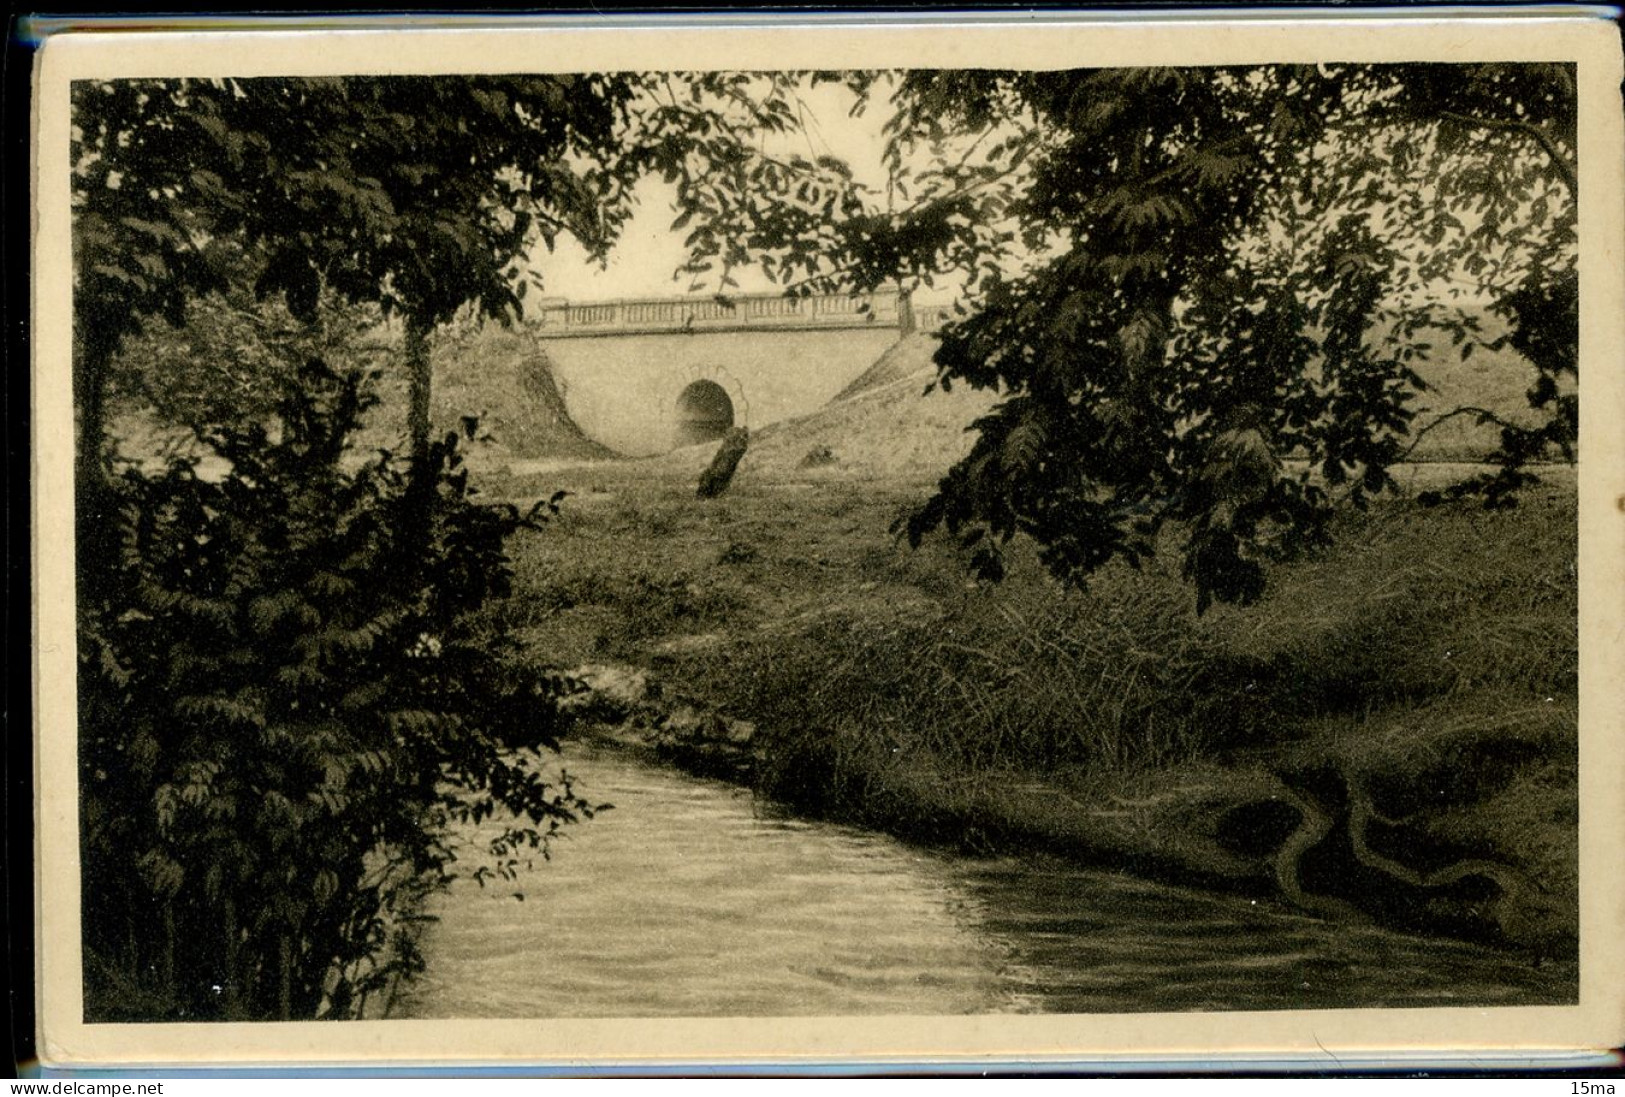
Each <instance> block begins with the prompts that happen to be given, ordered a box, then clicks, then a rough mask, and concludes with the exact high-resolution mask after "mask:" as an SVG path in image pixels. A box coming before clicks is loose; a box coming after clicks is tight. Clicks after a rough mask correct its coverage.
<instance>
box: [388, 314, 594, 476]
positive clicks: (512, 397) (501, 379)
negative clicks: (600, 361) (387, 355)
mask: <svg viewBox="0 0 1625 1097" xmlns="http://www.w3.org/2000/svg"><path fill="white" fill-rule="evenodd" d="M431 353H432V361H433V363H434V390H433V393H432V412H431V414H432V416H433V419H434V424H435V428H436V430H439V431H448V430H457V429H458V427H459V423H460V421H461V418H462V417H463V416H465V415H473V416H478V417H479V421H480V434H481V435H489V436H490V441H489V442H486V443H483V444H482V446H481V447H480V450H479V451H478V452H479V455H480V459H481V460H482V461H485V462H489V463H493V464H499V463H502V462H503V461H505V460H516V459H537V458H562V459H567V460H584V461H596V460H602V459H604V458H610V457H614V456H616V454H615V453H614V452H613V451H611V450H610V449H609V448H607V447H606V446H602V445H600V444H599V443H597V442H595V441H593V440H592V439H590V438H588V437H587V436H586V435H585V434H583V433H582V432H581V428H580V427H579V426H577V425H576V422H575V420H574V419H572V418H571V417H570V412H569V411H568V409H566V408H565V406H564V398H563V396H562V395H560V393H559V389H558V385H557V384H556V383H555V382H554V379H553V373H552V370H551V367H550V366H549V364H548V361H547V355H546V353H545V352H544V351H543V349H542V347H541V346H540V344H539V343H538V342H537V341H536V340H534V339H532V338H530V337H529V336H528V335H526V334H525V333H524V332H523V331H522V330H515V329H509V328H504V327H501V326H499V325H496V324H484V325H480V326H478V327H471V328H467V329H463V330H453V331H451V332H442V333H441V334H439V335H437V336H436V337H435V340H434V344H433V347H432V352H431ZM384 381H385V383H384V389H383V391H382V392H381V393H380V396H382V397H383V403H382V404H381V406H380V407H379V408H378V409H377V411H376V412H375V413H374V417H373V421H372V422H371V423H369V425H368V431H367V433H368V435H369V436H372V437H377V438H383V437H401V436H404V434H405V432H406V406H407V400H406V391H407V386H406V380H405V378H404V377H402V376H401V375H400V373H399V371H397V370H390V371H388V372H386V374H385V378H384Z"/></svg>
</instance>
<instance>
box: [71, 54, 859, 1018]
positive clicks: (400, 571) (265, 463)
mask: <svg viewBox="0 0 1625 1097" xmlns="http://www.w3.org/2000/svg"><path fill="white" fill-rule="evenodd" d="M674 86H675V85H674V82H673V81H671V80H669V79H668V78H663V77H658V78H657V77H650V78H644V77H634V76H615V75H610V76H604V77H570V76H560V77H537V78H518V77H516V78H489V79H487V78H444V79H440V78H435V79H429V78H424V79H417V78H412V79H405V78H401V79H395V78H390V79H376V80H374V79H360V78H358V79H353V80H351V79H339V80H312V81H294V80H272V81H220V82H211V81H137V82H122V81H121V82H115V83H111V84H81V85H77V86H76V88H75V108H76V111H75V121H76V126H77V131H76V142H75V149H74V164H75V174H74V178H75V194H74V199H75V203H76V210H75V212H76V218H75V259H76V273H77V276H78V278H77V283H76V291H77V299H76V315H75V324H76V334H77V335H78V339H77V345H76V355H75V376H76V382H77V397H78V404H79V408H80V412H81V420H80V435H79V485H78V487H79V497H78V503H79V507H80V516H79V517H80V523H79V529H80V542H81V543H80V552H79V556H78V565H79V570H80V575H79V580H80V582H79V591H78V606H79V611H80V631H79V636H80V646H79V652H80V680H79V697H80V711H81V725H80V730H79V760H80V766H81V774H80V778H81V789H80V791H81V805H82V814H83V817H84V826H83V828H82V830H81V838H82V850H81V853H82V861H83V865H84V870H85V871H84V881H83V882H84V890H85V897H86V898H85V919H84V922H85V952H86V957H87V968H86V984H87V1002H89V1003H90V1004H91V1012H92V1014H93V1015H95V1016H96V1017H97V1018H98V1019H116V1018H123V1019H139V1020H152V1019H156V1018H166V1019H172V1018H199V1017H203V1018H226V1019H274V1018H281V1019H289V1018H293V1017H311V1016H334V1017H339V1016H355V1015H360V1014H361V1013H363V1012H364V1010H365V1003H366V999H367V997H368V995H369V994H372V993H375V992H377V991H379V990H381V989H383V988H384V987H386V986H388V985H390V983H391V982H392V981H393V980H395V979H397V978H399V977H402V976H410V975H411V974H412V973H413V972H414V970H415V969H416V967H417V965H418V963H419V960H418V958H417V955H416V951H415V947H414V943H413V936H414V935H413V932H412V928H413V925H414V924H415V922H416V921H418V920H421V913H420V912H419V911H418V910H417V909H416V904H417V902H418V901H419V900H420V899H421V898H422V896H423V895H424V894H426V893H427V892H429V891H431V890H433V889H434V888H435V887H437V886H440V885H441V884H442V883H443V882H444V881H445V880H446V879H447V878H448V873H449V871H450V865H451V862H452V860H453V859H454V858H453V854H452V850H451V847H450V840H449V838H448V830H447V827H448V824H449V823H450V822H452V821H457V820H462V821H473V822H479V821H480V820H482V819H484V818H486V817H487V816H490V815H493V814H495V813H498V812H502V813H505V814H508V815H511V816H513V817H514V818H515V820H516V821H515V822H514V823H513V824H512V825H511V826H509V827H507V828H506V829H505V830H504V831H503V832H502V833H501V835H500V836H499V837H498V838H497V839H496V841H495V842H494V843H492V846H491V850H490V852H492V853H493V854H495V855H496V856H497V857H498V858H499V860H498V871H511V870H512V869H513V868H514V866H515V865H516V864H517V863H518V862H520V861H522V860H523V859H524V858H525V857H527V856H528V855H529V854H530V853H532V852H534V851H537V850H540V849H542V848H543V847H544V843H545V840H546V838H547V837H548V836H549V835H550V834H551V833H552V831H553V830H554V829H555V828H556V827H557V826H558V825H559V824H561V823H563V822H568V821H570V820H572V819H574V818H576V817H577V816H578V815H581V814H586V813H589V812H588V808H587V805H585V804H584V803H583V802H582V801H580V800H579V799H578V798H576V797H575V796H574V795H573V794H572V792H571V790H570V788H569V786H568V783H553V784H550V783H548V782H547V781H544V779H543V777H542V775H541V773H540V771H539V764H540V760H539V757H537V756H536V755H534V754H533V753H531V752H530V751H529V750H528V749H524V748H531V747H553V746H556V743H555V741H554V738H553V735H554V730H555V725H554V719H555V717H556V715H557V708H556V705H555V704H554V702H555V701H556V700H557V698H558V696H559V695H560V694H561V692H562V691H564V690H565V689H566V688H567V687H566V683H564V682H563V680H562V679H560V678H558V677H557V676H554V675H548V674H546V673H539V672H537V670H536V669H535V668H534V667H528V666H526V665H524V664H523V663H522V662H520V661H517V660H514V659H512V658H510V656H511V655H512V652H511V651H510V650H509V649H510V648H511V647H512V643H513V641H512V640H511V638H510V637H509V636H507V635H506V634H504V633H495V634H493V633H490V632H487V631H482V630H481V628H480V625H479V618H478V616H477V614H476V611H477V610H478V609H479V608H480V607H481V606H482V605H483V604H485V603H486V602H487V601H488V600H490V599H493V598H500V597H501V596H503V595H504V594H505V593H506V591H507V585H508V578H509V573H508V568H507V560H506V557H505V555H504V551H503V545H504V541H505V539H506V538H507V537H508V536H510V535H512V534H513V533H514V532H516V531H517V530H518V529H520V528H522V527H525V526H529V525H534V524H535V522H536V521H537V520H538V519H539V518H540V517H543V516H545V513H546V511H547V509H548V507H550V506H552V505H556V502H557V499H556V498H555V500H553V501H552V503H550V504H539V505H538V507H537V508H533V510H532V512H531V513H530V514H529V515H527V516H523V517H522V516H521V515H519V514H518V513H517V512H516V511H515V510H514V509H513V508H512V507H507V506H501V507H487V506H483V505H479V504H477V503H476V502H474V501H472V500H471V499H470V498H469V496H470V495H471V494H473V493H472V491H471V489H470V487H469V484H468V479H467V473H466V470H464V469H462V468H461V467H460V459H459V458H458V456H457V443H456V439H455V437H448V438H447V439H445V440H444V441H440V442H436V441H435V440H433V439H432V438H430V437H429V421H428V399H429V391H430V390H429V386H430V378H429V374H428V357H427V338H428V333H429V332H430V331H431V330H432V329H433V327H434V325H435V324H437V323H440V322H442V321H444V320H445V319H447V318H449V317H450V316H451V315H452V314H453V313H454V312H456V311H458V310H459V309H461V308H463V307H464V306H466V305H469V304H472V305H473V306H474V308H475V309H476V310H478V311H480V312H482V313H484V314H485V315H487V316H496V317H506V316H508V315H511V314H513V313H516V312H517V311H518V310H519V308H520V303H521V300H522V298H523V296H524V293H525V288H526V285H527V283H526V281H525V280H524V279H523V278H521V277H520V271H519V268H518V262H519V260H520V258H522V256H523V254H524V252H525V249H526V248H528V247H529V246H530V244H531V243H532V242H534V241H535V240H540V241H542V242H544V243H547V244H549V245H550V244H551V243H552V242H553V241H554V240H555V239H556V238H557V236H558V235H559V234H561V233H564V232H569V233H572V234H573V235H575V236H576V237H577V238H578V239H580V240H581V241H582V242H583V243H585V244H586V245H587V246H588V250H589V252H593V253H599V254H601V253H602V251H603V250H604V249H605V248H607V247H608V246H609V244H610V242H611V241H612V240H613V238H614V235H615V231H616V230H617V228H618V227H619V225H620V223H621V222H623V221H624V220H625V218H626V216H627V215H628V214H629V211H630V202H631V198H630V194H631V186H632V184H633V183H634V182H635V181H636V179H637V178H639V177H640V176H641V175H642V174H644V173H646V172H650V171H656V172H659V173H660V174H662V175H663V176H664V177H665V178H667V179H668V180H671V181H674V182H677V183H679V193H680V195H681V196H682V199H681V200H682V201H683V202H684V203H685V204H686V205H687V206H688V207H689V208H690V210H691V213H692V215H693V216H694V217H695V219H696V221H697V223H696V225H695V227H694V229H693V234H692V238H693V240H694V241H695V243H696V247H697V250H699V251H702V252H704V251H705V247H706V245H705V243H704V241H706V240H710V241H712V242H713V245H712V246H711V251H710V254H712V255H717V256H721V257H722V258H723V261H725V262H729V261H732V259H733V257H734V256H736V255H737V254H739V250H738V248H737V247H734V246H732V245H730V246H729V247H727V248H726V249H724V247H723V246H722V245H721V243H719V241H722V240H723V239H725V238H727V237H728V235H729V234H730V233H731V232H733V231H735V229H736V228H737V227H738V226H740V225H742V224H744V223H745V221H746V220H748V218H749V217H750V211H751V210H753V209H754V208H755V205H756V199H755V198H752V197H743V198H740V199H738V200H734V199H730V198H728V196H727V195H726V194H725V193H724V192H723V191H719V190H717V189H715V188H713V187H712V186H711V185H710V184H709V182H708V180H709V179H710V178H712V177H724V172H723V171H722V168H723V167H724V166H725V167H726V169H727V171H726V174H725V177H726V178H728V179H732V180H736V181H737V180H751V179H761V178H763V175H764V173H766V172H768V171H772V172H777V173H780V174H779V176H778V178H779V179H780V181H781V182H783V181H784V177H783V173H784V172H785V171H787V170H789V171H802V170H806V171H808V172H810V173H812V174H813V175H815V176H817V175H819V174H825V175H831V176H832V177H833V178H835V179H836V180H837V181H839V180H840V179H841V178H842V177H841V176H840V174H839V172H838V171H836V170H835V167H834V166H832V165H823V166H818V165H813V164H812V163H811V162H810V161H798V162H796V163H792V162H790V161H785V160H777V159H771V158H767V157H765V156H764V154H762V153H761V152H760V150H759V149H758V148H757V146H756V145H755V144H754V138H755V136H756V135H757V134H758V133H759V132H760V131H761V130H762V129H768V130H771V129H774V128H775V127H783V126H785V125H787V124H788V119H789V118H790V117H791V112H790V111H789V109H788V107H787V106H786V105H784V101H783V97H784V95H785V94H786V89H787V88H788V85H787V84H784V83H782V82H780V81H779V80H777V79H776V78H773V79H768V80H766V81H759V80H755V79H752V78H748V77H747V78H742V79H739V80H736V79H734V78H732V77H729V76H727V75H722V76H715V77H713V76H704V77H698V78H695V80H694V81H693V82H692V85H691V86H689V87H688V88H687V91H688V94H689V99H688V101H687V102H684V103H676V104H674V105H672V106H670V107H668V106H667V105H665V104H656V105H655V106H653V107H650V106H649V104H648V103H647V102H644V103H643V104H642V105H641V106H640V107H638V109H636V110H634V109H633V106H632V104H633V100H634V99H635V98H636V97H638V96H645V95H646V94H647V93H649V92H651V91H653V90H662V91H664V92H666V93H667V95H668V98H669V97H670V93H671V92H672V90H673V88H674ZM758 95H760V96H761V98H760V99H758V98H757V96H758ZM764 103H765V104H766V105H763V104H764ZM747 138H750V139H751V141H749V142H747V141H746V139H747ZM770 161H771V163H770ZM787 185H788V184H787ZM809 185H810V184H809ZM792 189H794V188H792ZM764 193H768V194H770V195H771V194H772V193H773V192H772V191H771V190H769V191H766V192H764ZM807 193H808V192H807V191H803V192H802V197H801V198H799V199H798V201H805V200H806V198H805V196H806V194H807ZM796 223H797V224H800V225H806V224H807V223H808V218H807V216H806V214H805V211H803V213H802V216H801V217H800V220H798V221H797V222H796ZM753 243H770V242H766V241H763V240H761V239H757V240H755V241H753ZM696 262H697V264H698V265H699V266H701V267H703V266H704V264H705V263H706V262H707V259H706V258H705V257H704V256H703V255H702V256H701V258H699V259H697V261H696ZM250 279H251V280H252V282H253V291H254V293H255V294H257V295H258V296H259V297H261V298H262V299H263V298H268V297H272V296H277V297H280V298H281V300H282V302H283V303H284V304H285V306H286V310H287V312H288V313H289V314H290V315H291V317H292V318H293V319H294V320H296V321H303V322H305V324H306V330H305V331H298V330H293V331H289V330H287V327H286V325H279V324H277V322H276V317H275V316H274V315H271V314H270V311H269V310H256V309H254V308H253V307H252V302H250V301H248V300H246V299H245V298H246V295H245V292H244V291H245V288H246V287H245V282H247V281H249V280H250ZM205 294H211V295H214V296H213V297H211V302H212V303H211V304H210V306H209V307H207V308H204V309H197V308H193V307H190V306H192V305H194V304H195V303H196V300H197V299H198V298H200V297H201V296H203V295H205ZM335 298H337V299H341V300H348V301H350V302H352V303H359V304H363V305H365V304H372V305H377V306H380V307H381V308H382V309H383V310H385V311H387V312H397V311H398V312H401V313H403V314H404V315H405V317H406V320H407V360H408V362H407V364H408V371H409V374H410V378H411V382H412V401H413V406H412V423H411V434H412V439H413V444H412V459H411V461H410V463H409V464H408V465H406V466H405V467H404V468H403V467H402V465H401V464H400V462H398V461H397V460H396V459H395V457H394V455H393V454H392V453H390V452H387V451H386V452H381V453H378V454H376V455H375V456H374V457H372V458H370V459H365V460H358V459H357V457H356V455H354V454H347V453H346V448H347V444H348V441H349V439H350V436H351V433H352V432H353V430H354V429H355V427H356V426H357V424H358V422H359V421H360V418H361V417H362V415H363V414H364V413H365V411H366V410H367V408H368V407H369V404H370V401H369V398H368V397H367V395H366V393H365V391H364V389H363V387H362V385H361V384H360V382H359V381H358V379H357V378H356V377H354V376H351V375H344V374H341V373H338V372H335V371H334V370H331V369H329V368H328V367H327V366H326V365H325V364H324V363H322V362H321V361H319V360H301V361H298V362H297V363H296V362H295V361H293V356H294V355H296V354H298V353H301V352H302V351H304V350H308V349H309V348H312V347H317V346H320V345H321V344H322V342H323V339H324V335H323V333H322V332H321V331H320V330H318V329H317V328H316V326H315V325H314V324H313V323H312V322H313V321H314V320H316V319H317V318H318V316H319V314H321V313H322V312H323V310H324V309H327V310H328V311H332V310H333V303H332V302H333V300H334V299H335ZM157 316H161V317H162V318H164V320H166V321H167V322H168V323H170V324H172V325H175V326H182V325H184V326H185V327H186V335H187V337H188V338H187V343H186V346H187V347H188V351H189V352H191V353H195V352H198V351H202V352H206V353H210V354H220V355H223V356H224V357H226V358H227V359H228V360H227V361H225V362H223V363H211V364H210V365H219V366H221V367H222V368H219V369H214V370H212V371H211V376H210V377H209V379H208V381H207V383H203V384H197V385H193V386H191V387H190V388H186V389H184V390H182V391H179V392H176V391H174V388H175V386H174V385H173V384H169V385H167V388H166V386H164V385H158V384H154V383H152V382H153V381H154V380H155V379H153V378H138V380H140V381H143V382H146V393H145V394H146V395H147V396H148V397H149V398H152V397H156V398H157V401H156V402H158V403H159V404H164V403H166V402H173V401H175V400H179V401H180V402H182V403H185V404H187V405H188V406H187V407H186V408H185V413H186V418H187V425H189V426H190V427H192V428H193V429H194V431H195V432H196V433H197V434H198V436H199V437H200V439H201V440H202V441H203V442H204V443H205V444H206V445H207V446H208V447H209V448H210V449H212V450H213V451H214V453H215V454H216V455H217V456H219V457H220V458H222V459H223V461H222V464H223V467H224V473H223V476H222V478H221V479H219V480H218V481H216V480H213V479H210V478H207V477H204V476H202V475H200V473H199V470H198V467H197V465H196V462H195V459H193V458H190V457H184V456H183V457H179V458H175V459H173V460H171V461H170V462H169V463H168V465H167V467H166V468H165V469H164V470H162V471H161V472H157V473H153V472H148V471H145V470H144V469H143V468H141V467H139V466H132V467H127V468H125V469H124V470H123V471H122V474H121V475H117V476H115V475H113V474H112V473H113V467H114V466H113V462H112V461H111V460H110V451H109V447H108V445H107V430H106V422H105V420H106V413H105V408H106V397H107V393H108V387H109V383H110V379H111V378H112V377H113V375H114V374H113V370H112V364H113V359H114V357H115V355H117V354H118V353H119V351H120V349H121V348H123V347H126V346H127V345H128V344H129V342H130V339H131V337H132V336H133V335H135V334H136V333H137V332H138V331H140V329H141V327H142V325H143V323H144V322H146V321H148V320H150V319H151V318H153V317H157ZM244 331H247V332H249V333H251V338H250V339H249V340H248V343H247V345H246V346H244V345H241V341H240V340H239V339H238V338H237V336H238V335H239V334H240V333H242V332H244ZM172 343H173V341H172ZM165 349H169V350H173V345H171V346H169V347H168V348H165ZM132 364H133V365H137V366H139V365H140V363H132ZM245 371H251V372H252V373H253V374H255V376H244V373H245ZM162 380H163V381H165V382H173V381H174V380H175V378H173V377H166V378H163V379H162ZM159 389H166V391H159ZM269 391H275V392H277V393H278V398H277V399H276V400H275V402H274V405H268V404H267V401H266V400H265V394H266V393H267V392H269ZM271 411H274V419H275V423H274V424H273V425H268V424H267V422H266V420H267V418H268V415H267V413H268V412H271ZM481 871H484V870H483V869H477V870H476V872H477V873H478V872H481Z"/></svg>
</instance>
